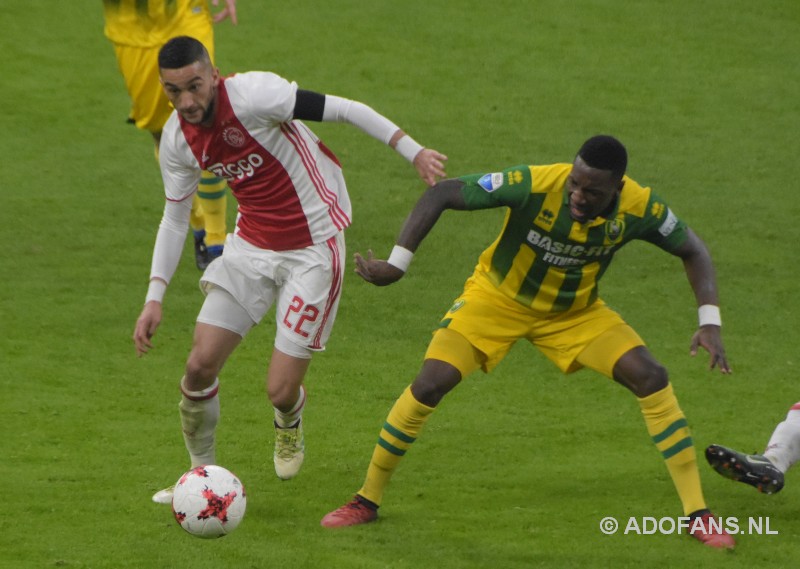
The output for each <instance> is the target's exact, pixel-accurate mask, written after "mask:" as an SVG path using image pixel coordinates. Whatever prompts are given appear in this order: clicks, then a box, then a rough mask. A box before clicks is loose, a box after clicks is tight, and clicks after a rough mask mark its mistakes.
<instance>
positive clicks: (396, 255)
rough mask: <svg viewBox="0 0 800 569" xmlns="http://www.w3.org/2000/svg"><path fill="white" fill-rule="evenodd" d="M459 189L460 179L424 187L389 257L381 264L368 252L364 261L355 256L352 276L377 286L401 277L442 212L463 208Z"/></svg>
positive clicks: (465, 207)
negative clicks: (354, 274) (354, 272)
mask: <svg viewBox="0 0 800 569" xmlns="http://www.w3.org/2000/svg"><path fill="white" fill-rule="evenodd" d="M463 186H464V182H462V181H461V180H444V181H442V182H439V183H438V184H436V185H434V186H431V187H430V188H428V189H427V190H426V191H425V193H423V194H422V196H421V197H420V198H419V200H417V203H416V205H415V206H414V209H413V210H411V213H410V214H409V216H408V217H407V218H406V221H405V223H404V224H403V228H402V229H401V230H400V236H399V237H398V238H397V244H396V245H395V247H394V249H393V250H392V254H391V255H390V256H389V258H388V259H387V260H385V261H384V260H382V259H376V258H374V256H373V253H372V251H371V250H370V251H368V252H367V256H366V258H365V257H363V256H362V255H361V254H360V253H356V254H355V263H356V273H357V274H358V275H359V276H360V277H361V278H363V279H364V280H365V281H367V282H370V283H372V284H374V285H377V286H386V285H389V284H392V283H394V282H397V281H399V280H400V279H401V278H403V275H404V274H405V273H406V271H407V270H408V266H409V264H410V263H411V259H412V258H413V257H414V252H415V251H416V250H417V247H419V244H420V243H421V242H422V240H423V239H425V236H426V235H428V233H429V232H430V230H431V229H433V226H434V225H435V224H436V221H437V220H438V219H439V216H441V214H442V212H443V211H445V210H447V209H457V210H463V209H467V205H466V203H465V201H464V196H463V195H462V193H461V188H462V187H463Z"/></svg>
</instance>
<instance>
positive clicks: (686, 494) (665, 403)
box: [638, 385, 706, 515]
mask: <svg viewBox="0 0 800 569" xmlns="http://www.w3.org/2000/svg"><path fill="white" fill-rule="evenodd" d="M638 401H639V406H640V407H641V409H642V415H643V416H644V422H645V424H646V425H647V432H648V433H650V436H651V437H653V442H654V443H655V444H656V448H658V450H659V451H660V452H661V456H663V457H664V462H665V463H666V465H667V470H668V471H669V474H670V476H671V477H672V482H673V483H674V484H675V489H676V490H677V491H678V496H679V497H680V499H681V502H682V504H683V513H684V515H689V514H691V513H693V512H696V511H697V510H702V509H704V508H705V507H706V502H705V499H704V498H703V489H702V487H701V486H700V472H699V471H698V469H697V455H696V453H695V450H694V443H693V442H692V436H691V433H690V432H689V425H688V423H687V422H686V417H685V416H684V414H683V411H681V408H680V406H679V405H678V400H677V399H676V398H675V394H674V393H673V391H672V385H667V387H665V388H664V389H662V390H661V391H657V392H656V393H653V394H652V395H648V396H647V397H644V398H642V399H639V400H638Z"/></svg>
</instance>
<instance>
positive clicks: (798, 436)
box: [764, 402, 800, 473]
mask: <svg viewBox="0 0 800 569" xmlns="http://www.w3.org/2000/svg"><path fill="white" fill-rule="evenodd" d="M764 456H766V457H767V458H768V459H769V460H770V462H772V463H773V464H774V465H775V466H776V467H777V468H778V470H780V471H781V472H784V473H785V472H786V471H787V470H789V468H790V467H791V466H792V465H793V464H794V463H795V462H797V461H798V460H800V402H798V403H795V404H794V405H793V406H792V408H791V409H790V410H789V413H788V414H787V415H786V420H785V421H783V422H781V423H779V424H778V426H777V427H775V432H773V433H772V436H771V437H770V439H769V443H768V444H767V450H766V451H765V452H764Z"/></svg>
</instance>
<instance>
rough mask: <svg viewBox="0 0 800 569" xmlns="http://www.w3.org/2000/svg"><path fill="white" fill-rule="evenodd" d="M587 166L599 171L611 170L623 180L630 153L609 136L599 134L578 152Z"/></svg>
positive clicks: (585, 143)
mask: <svg viewBox="0 0 800 569" xmlns="http://www.w3.org/2000/svg"><path fill="white" fill-rule="evenodd" d="M578 156H580V157H581V158H582V159H583V161H584V162H586V165H587V166H589V167H590V168H597V169H598V170H611V172H612V173H613V174H614V176H615V177H617V178H622V176H623V175H624V174H625V169H626V168H627V167H628V152H627V151H626V150H625V147H624V146H623V145H622V143H621V142H620V141H619V140H617V139H616V138H614V137H613V136H609V135H607V134H598V135H597V136H593V137H592V138H590V139H589V140H587V141H586V142H584V143H583V146H581V149H580V150H578Z"/></svg>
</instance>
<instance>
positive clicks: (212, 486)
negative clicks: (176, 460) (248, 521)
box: [172, 464, 247, 539]
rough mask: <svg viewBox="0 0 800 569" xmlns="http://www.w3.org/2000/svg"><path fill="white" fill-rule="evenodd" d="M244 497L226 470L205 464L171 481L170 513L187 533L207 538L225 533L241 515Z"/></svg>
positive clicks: (229, 472)
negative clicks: (173, 490) (175, 481)
mask: <svg viewBox="0 0 800 569" xmlns="http://www.w3.org/2000/svg"><path fill="white" fill-rule="evenodd" d="M246 506H247V496H246V494H245V491H244V486H242V483H241V481H240V480H239V479H238V478H237V477H236V476H235V475H234V474H233V473H232V472H231V471H229V470H227V469H226V468H223V467H221V466H217V465H213V464H209V465H206V466H198V467H196V468H193V469H191V470H190V471H188V472H186V473H185V474H184V475H183V476H181V477H180V479H179V480H178V482H177V483H176V484H175V492H174V494H173V496H172V513H173V514H174V515H175V520H176V521H177V522H178V524H180V526H181V527H182V528H183V529H185V530H186V531H187V532H189V533H190V534H192V535H194V536H197V537H202V538H204V539H211V538H215V537H222V536H224V535H228V534H229V533H231V532H232V531H233V530H235V529H236V527H237V526H238V525H239V523H240V522H241V521H242V518H244V511H245V508H246Z"/></svg>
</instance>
